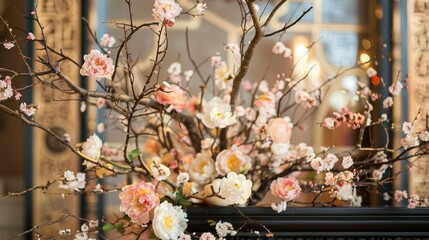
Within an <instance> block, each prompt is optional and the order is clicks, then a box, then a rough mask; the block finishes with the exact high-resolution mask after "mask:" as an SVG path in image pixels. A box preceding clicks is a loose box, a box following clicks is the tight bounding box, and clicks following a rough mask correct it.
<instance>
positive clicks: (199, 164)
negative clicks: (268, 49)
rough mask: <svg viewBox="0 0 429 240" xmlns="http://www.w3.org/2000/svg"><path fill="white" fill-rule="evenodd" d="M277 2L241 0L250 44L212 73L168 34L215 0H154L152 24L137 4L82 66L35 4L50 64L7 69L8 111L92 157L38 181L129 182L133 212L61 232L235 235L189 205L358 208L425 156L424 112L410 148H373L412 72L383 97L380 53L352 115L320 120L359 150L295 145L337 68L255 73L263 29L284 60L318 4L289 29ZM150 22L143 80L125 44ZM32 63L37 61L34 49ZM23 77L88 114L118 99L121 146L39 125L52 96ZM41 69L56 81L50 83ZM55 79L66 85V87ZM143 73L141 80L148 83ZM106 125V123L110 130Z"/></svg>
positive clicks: (80, 186)
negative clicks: (367, 138)
mask: <svg viewBox="0 0 429 240" xmlns="http://www.w3.org/2000/svg"><path fill="white" fill-rule="evenodd" d="M269 2H270V1H252V0H244V1H237V4H238V6H239V9H240V11H241V13H240V14H241V15H242V22H241V23H240V24H241V26H242V30H243V32H242V38H241V41H240V42H238V43H227V44H226V45H225V50H226V52H227V53H228V54H232V62H231V63H229V62H227V61H225V60H224V59H223V58H222V56H221V54H214V55H213V56H210V58H208V59H209V61H207V62H205V63H204V64H207V65H210V67H211V69H212V71H211V72H209V73H204V72H202V71H201V68H200V64H197V63H196V62H195V60H194V59H193V58H192V56H191V51H190V49H189V46H188V49H187V50H188V58H189V59H188V60H189V61H190V62H191V63H192V66H193V69H189V70H186V71H182V64H181V63H180V62H174V63H167V62H164V61H163V59H164V57H165V55H166V53H167V50H168V41H171V40H172V39H169V38H168V37H167V33H168V31H169V29H170V28H174V27H175V26H174V25H175V20H176V19H177V18H179V17H180V16H181V15H184V14H187V15H192V16H194V17H204V11H205V9H206V8H207V7H209V6H208V4H206V3H205V2H204V1H203V0H197V1H196V3H195V6H194V7H192V8H191V9H187V10H184V9H182V7H181V6H180V5H179V4H178V3H176V2H175V1H174V0H154V1H153V10H152V15H153V19H154V21H153V22H149V23H144V24H141V25H133V22H132V14H130V23H128V24H119V23H116V24H117V25H118V26H120V27H121V28H123V29H125V30H124V36H122V37H121V38H122V39H123V40H121V41H117V39H118V38H117V37H114V36H110V35H108V34H104V35H103V36H102V37H101V38H98V37H97V35H96V34H95V32H92V31H91V29H89V31H90V32H91V36H93V40H94V42H95V43H96V44H97V46H98V48H97V49H93V50H91V51H90V52H89V53H88V54H86V55H85V56H83V57H82V60H83V61H82V63H79V60H78V59H70V58H68V57H67V56H66V55H64V54H63V53H62V52H61V51H60V50H58V49H53V48H51V47H50V46H48V45H47V44H46V41H45V35H44V30H43V27H42V26H41V25H40V21H39V18H38V15H37V8H35V10H34V12H31V14H30V19H31V20H32V21H35V22H36V23H38V25H37V24H36V26H40V29H39V30H40V32H41V33H42V34H41V35H40V36H39V35H38V36H35V35H34V34H33V33H31V32H29V33H27V36H26V37H25V38H26V39H25V40H26V41H32V42H33V43H34V45H35V46H36V47H37V48H41V49H42V50H43V51H44V52H45V55H43V56H40V57H39V58H37V57H35V58H34V59H38V60H39V61H40V62H42V63H43V64H44V65H45V66H46V70H40V69H32V68H29V69H28V72H25V73H18V72H15V71H14V70H12V69H4V68H1V69H0V71H1V79H0V111H2V112H4V113H7V114H9V115H11V116H12V117H15V118H17V119H19V120H21V121H23V122H24V123H26V124H29V125H31V126H34V127H37V128H39V129H41V130H42V131H45V132H47V133H48V134H49V135H51V136H53V137H54V138H56V139H57V140H58V141H59V142H61V143H62V144H64V145H66V146H67V147H68V148H69V149H70V150H71V151H73V152H74V153H76V154H78V155H79V156H80V157H81V159H82V166H83V168H84V171H83V172H77V173H76V172H72V171H70V170H67V169H64V172H63V173H62V174H61V175H60V176H59V177H58V178H56V179H50V180H49V182H48V185H46V186H36V187H34V188H32V189H29V190H28V191H33V190H36V189H40V188H55V187H57V188H60V189H63V190H65V193H71V194H77V195H79V194H86V193H88V192H91V193H106V192H107V193H109V192H116V191H119V200H120V205H119V206H118V212H121V213H122V217H119V218H117V219H116V220H114V221H109V220H107V218H106V220H104V221H103V222H102V223H101V222H98V221H96V220H84V222H85V223H84V224H83V225H82V226H81V229H79V230H71V229H59V233H58V235H59V236H60V237H63V236H72V237H74V238H75V239H91V236H92V237H96V236H97V234H98V233H99V231H101V230H104V231H117V232H118V233H119V234H122V235H124V236H128V237H131V238H139V239H149V238H159V239H223V238H225V237H228V236H234V235H235V234H237V232H238V231H240V228H239V226H233V225H232V224H231V223H228V222H224V221H217V222H213V221H208V223H207V224H212V225H213V226H214V228H213V232H212V233H209V232H206V233H203V234H201V235H198V234H196V235H195V234H192V233H188V232H187V231H186V229H187V221H188V218H187V214H186V209H187V208H188V207H190V206H191V205H197V206H208V205H215V206H235V207H236V208H237V209H239V208H240V207H245V206H254V205H256V204H258V203H259V202H260V201H261V200H262V199H263V198H264V197H265V196H266V195H267V193H268V194H271V195H272V197H271V198H269V200H268V201H269V204H270V205H271V208H272V209H273V211H274V212H277V213H278V214H282V212H285V211H287V205H290V204H294V205H297V206H299V205H304V206H354V207H358V206H361V204H362V196H361V195H359V194H358V193H359V192H360V191H362V192H365V190H367V189H370V188H371V189H374V188H375V189H378V188H377V186H383V185H385V184H388V183H390V182H391V181H392V180H393V179H395V177H396V176H397V175H399V174H400V172H395V173H394V172H392V169H391V168H392V164H393V163H394V162H397V161H407V160H410V159H412V158H414V159H418V157H419V156H422V155H425V154H427V143H428V142H429V132H428V131H427V129H415V126H416V124H415V121H413V122H404V123H403V125H402V132H403V133H404V134H405V137H404V138H402V139H401V140H400V144H401V147H400V148H398V149H392V148H390V146H389V144H386V146H385V147H381V148H380V147H366V145H365V143H364V135H365V133H366V132H368V131H370V130H371V128H372V127H374V126H379V127H381V128H382V129H384V130H385V132H386V139H387V140H389V135H388V134H387V133H389V132H391V131H392V130H393V129H394V128H395V126H393V125H392V123H391V122H390V121H389V119H387V116H386V114H378V113H377V114H378V116H377V114H375V113H374V111H373V105H374V104H377V103H378V102H379V101H382V105H383V108H385V109H387V108H390V107H392V104H393V102H394V98H395V96H397V95H398V94H400V92H401V91H402V90H403V88H404V86H403V83H404V81H405V80H404V81H403V80H395V81H394V82H393V84H392V85H391V86H385V87H386V88H388V91H389V93H390V96H388V97H386V98H385V99H381V95H380V94H378V93H376V92H374V91H373V90H372V89H371V83H372V84H377V85H378V84H380V80H382V79H380V77H379V76H378V75H377V71H376V70H375V69H374V68H376V64H375V61H373V62H364V63H357V64H356V66H354V67H353V69H356V68H358V69H361V70H362V71H366V72H367V75H368V82H358V83H357V88H358V91H357V92H356V96H355V98H356V99H357V102H358V103H359V105H360V108H359V109H363V110H362V111H354V110H351V108H350V109H349V108H347V107H344V108H343V109H342V110H341V111H340V112H332V115H331V116H330V117H327V118H325V119H317V121H318V122H317V123H309V124H317V125H319V127H321V128H326V129H328V130H329V131H335V129H337V128H339V127H347V128H350V129H351V130H352V131H355V132H356V134H357V142H356V145H355V147H354V148H352V149H350V150H347V151H343V150H337V149H336V148H335V146H327V147H324V148H321V149H315V148H313V147H312V146H310V145H308V144H306V143H303V142H302V143H297V142H292V141H291V138H292V136H293V135H294V134H298V133H297V132H300V131H305V129H304V128H303V127H302V123H303V122H304V121H305V120H306V119H308V118H309V117H310V116H311V115H312V114H313V113H314V112H315V111H316V110H317V108H318V106H319V105H320V104H321V103H322V101H323V97H322V96H323V94H325V93H326V92H327V91H329V88H328V87H329V85H330V84H331V83H332V82H334V81H335V79H336V77H333V78H330V79H327V80H326V81H325V82H323V84H321V85H320V86H315V87H312V88H309V87H308V85H305V84H304V83H305V82H306V81H308V79H307V76H304V77H302V78H299V79H295V78H294V77H293V76H294V75H292V74H291V75H290V76H286V75H285V74H280V73H279V75H278V76H279V77H278V79H274V80H275V81H265V80H263V81H259V82H254V83H252V82H250V81H246V80H245V78H246V77H247V78H249V76H247V75H246V74H247V71H248V68H249V64H250V62H251V60H252V59H253V57H254V50H255V47H256V46H257V45H258V43H259V42H260V41H261V39H263V38H269V37H272V38H274V37H278V38H277V39H278V40H277V41H276V42H275V44H274V45H273V48H272V54H273V55H275V56H274V57H277V58H286V59H292V58H293V56H294V53H293V51H292V50H291V49H290V48H288V47H287V46H285V44H284V43H283V42H282V38H281V36H282V34H284V33H285V32H286V31H287V30H288V29H289V28H290V27H292V26H294V25H296V23H297V22H298V21H299V20H300V19H301V18H302V17H303V16H304V15H305V14H307V13H308V12H309V11H311V8H309V9H308V10H307V11H305V12H303V13H302V14H301V15H300V16H299V17H298V18H297V19H296V20H295V21H293V22H291V23H286V24H285V25H284V27H283V28H281V29H276V30H271V29H270V28H268V26H269V24H270V21H271V19H272V18H273V16H274V15H276V14H277V11H278V9H279V8H280V7H281V6H282V5H283V4H285V2H286V1H285V0H281V1H276V3H275V4H274V7H273V8H272V9H271V10H270V11H265V10H266V6H267V4H269ZM125 4H127V5H128V7H129V9H131V7H130V6H131V4H132V3H131V1H129V0H125ZM2 21H3V23H4V24H5V25H6V26H7V28H8V29H10V30H9V33H10V38H11V40H8V41H5V42H4V43H3V46H4V47H5V48H6V49H11V50H13V49H14V48H15V49H18V51H19V52H21V49H20V47H19V45H18V41H19V40H20V38H19V37H18V36H17V35H16V34H15V33H14V32H13V31H12V28H10V26H9V25H8V23H7V21H6V20H4V19H3V18H2ZM142 28H149V29H151V30H152V31H153V34H154V36H155V38H156V39H157V43H158V44H157V51H156V53H155V56H153V57H152V62H151V68H150V71H149V72H148V73H147V74H146V78H145V79H136V78H135V76H134V73H133V71H134V70H133V68H132V64H133V60H132V59H130V58H129V52H128V50H127V44H128V42H129V41H130V40H131V37H132V36H133V35H134V34H135V33H136V32H138V31H139V30H140V29H142ZM270 31H271V32H270ZM247 39H250V41H248V40H247ZM310 48H311V46H310V47H309V50H310ZM112 51H116V52H117V54H116V55H114V54H112ZM21 53H22V52H21ZM51 55H55V56H59V57H60V59H61V61H71V62H74V63H76V64H77V65H78V67H79V68H80V74H81V75H82V76H87V77H88V79H89V80H90V81H96V82H97V84H98V85H99V86H100V87H99V88H98V90H91V89H84V88H81V87H80V86H78V85H76V84H75V83H74V82H73V81H71V80H70V79H69V77H68V76H67V75H65V73H64V72H62V70H61V65H60V61H58V62H54V61H51V60H50V59H49V56H51ZM23 61H24V62H27V61H28V60H27V59H26V58H23ZM181 61H184V60H183V59H182V60H181ZM161 66H166V68H161ZM371 66H372V67H371ZM165 69H166V70H165ZM119 70H120V71H119ZM160 71H167V72H168V75H169V77H168V79H166V80H165V81H163V80H161V79H159V77H158V76H159V72H160ZM345 71H347V69H346V70H345ZM120 72H121V73H120ZM121 74H122V75H121ZM18 76H31V77H34V78H35V79H34V81H35V82H36V83H39V82H40V83H43V84H44V85H45V86H48V87H51V88H52V89H54V90H56V91H63V92H64V93H66V94H70V95H71V96H78V97H79V98H80V99H83V100H82V104H81V111H86V105H87V104H90V105H93V106H96V107H97V108H98V109H108V110H109V112H111V113H110V115H109V116H110V120H111V121H112V122H113V123H111V125H110V126H112V127H118V126H119V128H121V129H123V133H124V134H123V144H122V145H121V146H119V147H113V146H111V145H109V144H108V143H106V142H103V140H102V139H101V138H100V137H99V136H98V135H97V134H96V133H93V134H92V135H90V136H88V139H87V140H86V141H85V142H83V143H77V142H75V141H76V140H74V139H70V136H69V135H68V134H67V133H66V134H64V135H63V136H60V135H57V134H56V133H54V132H52V131H50V129H49V128H47V127H44V126H41V125H39V124H38V123H37V112H38V110H39V109H41V108H43V106H38V105H36V104H29V103H26V102H23V101H22V100H21V98H22V96H21V92H22V91H23V89H24V88H21V89H20V88H16V87H15V86H14V85H15V78H17V77H18ZM41 76H44V77H45V78H44V79H45V80H43V81H42V80H41V79H42V78H40V77H41ZM54 81H59V82H61V83H63V85H61V86H56V85H55V84H53V83H54ZM136 82H140V83H143V85H141V87H139V86H138V85H137V84H136ZM269 82H271V83H269ZM51 83H52V84H51ZM190 84H194V85H195V84H196V85H200V86H201V88H200V91H198V92H195V93H194V92H191V91H190V90H189V86H190ZM34 87H36V86H35V85H34ZM6 101H16V102H17V103H18V105H19V108H16V109H14V108H10V107H8V106H6V105H4V104H3V103H4V102H6ZM35 102H37V99H35ZM298 110H299V111H303V112H304V115H303V116H302V117H300V118H293V117H291V115H290V112H291V111H298ZM107 127H108V126H106V125H105V124H99V125H98V126H97V131H98V133H101V132H103V131H105V129H106V128H107ZM368 146H372V144H368ZM405 154H407V155H406V156H407V157H404V156H405ZM90 173H96V174H95V176H98V178H114V177H117V176H119V175H125V176H127V177H126V181H125V182H123V183H121V185H119V186H117V187H114V188H111V189H109V188H108V187H106V186H102V185H100V184H97V185H96V186H95V187H92V188H89V187H88V186H87V181H88V175H89V174H90ZM91 176H94V175H91ZM379 189H380V190H379V191H378V192H377V193H378V194H379V195H381V196H383V197H384V198H385V199H389V198H391V197H394V198H395V200H397V201H401V200H402V199H406V200H407V201H408V207H409V208H414V207H416V206H427V205H428V201H427V199H426V198H423V197H422V196H417V195H415V194H413V195H408V194H407V191H406V190H401V189H398V190H395V191H393V192H389V191H382V190H381V189H382V188H379ZM28 191H24V192H23V193H11V194H9V196H14V195H21V194H25V193H26V192H28ZM81 220H82V219H81ZM208 220H209V219H208ZM268 231H269V230H268ZM270 234H271V235H272V233H270V232H268V233H267V235H268V236H271V235H270ZM42 237H43V236H42Z"/></svg>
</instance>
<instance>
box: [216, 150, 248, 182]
mask: <svg viewBox="0 0 429 240" xmlns="http://www.w3.org/2000/svg"><path fill="white" fill-rule="evenodd" d="M251 167H252V159H251V158H250V157H249V156H247V155H245V154H244V153H243V152H242V151H240V149H239V148H237V147H236V146H233V147H232V148H231V149H225V150H223V151H222V152H220V153H219V154H218V155H217V157H216V171H217V173H218V174H220V175H222V176H224V175H226V174H228V173H230V172H235V173H237V174H238V173H241V172H246V171H247V170H249V169H250V168H251Z"/></svg>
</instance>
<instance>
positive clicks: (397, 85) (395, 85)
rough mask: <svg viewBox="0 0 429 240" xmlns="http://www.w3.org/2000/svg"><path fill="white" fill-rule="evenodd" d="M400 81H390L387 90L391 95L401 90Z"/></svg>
mask: <svg viewBox="0 0 429 240" xmlns="http://www.w3.org/2000/svg"><path fill="white" fill-rule="evenodd" d="M402 87H403V86H402V83H401V82H400V81H395V82H394V83H392V85H391V86H390V87H389V92H390V93H391V94H392V95H395V96H397V95H399V93H400V92H401V90H402Z"/></svg>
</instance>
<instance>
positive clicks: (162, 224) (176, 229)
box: [152, 201, 188, 240]
mask: <svg viewBox="0 0 429 240" xmlns="http://www.w3.org/2000/svg"><path fill="white" fill-rule="evenodd" d="M186 217H187V215H186V213H185V212H184V211H183V210H182V208H181V207H179V206H173V204H171V203H169V202H167V201H164V202H162V203H161V205H159V206H158V207H156V208H155V212H154V217H153V220H152V227H153V232H154V233H155V235H156V236H157V237H158V238H160V239H162V240H169V239H177V238H178V237H179V236H180V235H181V234H182V233H184V232H185V230H186V228H187V227H188V224H187V221H188V219H187V218H186Z"/></svg>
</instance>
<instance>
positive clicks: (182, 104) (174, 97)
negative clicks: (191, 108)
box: [155, 83, 188, 112]
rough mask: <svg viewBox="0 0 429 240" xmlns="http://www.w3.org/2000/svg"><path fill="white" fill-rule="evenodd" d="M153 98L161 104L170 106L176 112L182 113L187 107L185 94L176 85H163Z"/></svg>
mask: <svg viewBox="0 0 429 240" xmlns="http://www.w3.org/2000/svg"><path fill="white" fill-rule="evenodd" d="M155 98H156V101H158V102H159V103H161V104H164V105H165V104H170V105H171V106H172V107H173V108H174V109H175V110H176V111H177V112H182V111H183V110H184V109H185V108H186V107H187V106H188V104H187V102H188V99H187V98H186V92H185V91H183V90H182V89H181V88H180V87H179V86H177V85H170V84H168V83H164V84H163V85H162V86H161V87H160V91H158V92H157V93H156V94H155Z"/></svg>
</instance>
